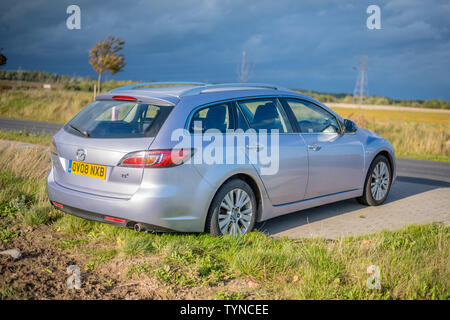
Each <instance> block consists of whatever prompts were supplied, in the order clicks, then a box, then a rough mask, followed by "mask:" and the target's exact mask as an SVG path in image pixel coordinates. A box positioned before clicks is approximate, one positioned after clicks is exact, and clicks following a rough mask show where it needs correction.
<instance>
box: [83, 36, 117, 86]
mask: <svg viewBox="0 0 450 320" xmlns="http://www.w3.org/2000/svg"><path fill="white" fill-rule="evenodd" d="M124 44H125V41H122V40H121V39H120V38H119V37H112V36H109V37H108V38H107V39H106V40H104V41H99V42H97V44H96V45H95V46H93V47H92V48H91V50H89V63H90V64H91V65H92V67H93V68H94V70H95V72H97V73H98V80H97V90H98V91H97V92H100V84H101V81H102V74H104V73H106V72H108V73H110V74H116V73H117V72H119V71H120V70H122V69H123V67H125V64H126V63H125V57H124V56H123V54H120V53H118V52H119V51H120V50H122V49H123V45H124Z"/></svg>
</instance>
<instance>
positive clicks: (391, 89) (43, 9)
mask: <svg viewBox="0 0 450 320" xmlns="http://www.w3.org/2000/svg"><path fill="white" fill-rule="evenodd" d="M374 2H375V3H376V4H378V5H379V6H380V7H381V18H382V30H368V29H367V28H366V18H367V14H366V8H367V6H368V5H370V4H373V3H374ZM70 4H78V5H79V6H80V7H81V15H82V22H81V23H82V29H81V30H68V29H67V28H66V18H67V14H66V8H67V6H68V5H70ZM449 16H450V4H449V3H448V1H445V0H443V1H438V0H436V1H427V2H424V1H418V0H414V1H412V0H408V1H406V0H392V1H351V2H347V3H344V2H342V1H297V0H295V1H294V0H292V1H289V0H286V1H285V0H279V1H273V0H270V1H269V0H259V1H249V0H245V1H244V0H241V1H231V0H228V1H227V0H217V1H214V0H189V1H187V0H180V1H167V0H166V1H154V0H152V1H114V0H110V1H103V0H100V1H84V0H83V1H77V2H74V1H73V0H71V1H65V0H63V1H38V0H34V1H23V0H15V1H11V0H3V1H2V2H1V3H0V47H3V48H4V53H5V54H6V55H7V56H8V58H9V60H8V65H7V67H8V68H18V67H19V66H20V67H21V68H22V69H33V70H48V71H52V72H60V73H67V74H75V75H83V76H84V75H89V76H94V72H93V71H92V69H91V67H90V66H89V64H88V63H87V54H88V50H89V48H90V47H91V46H92V45H94V44H95V42H96V41H98V40H102V39H104V38H106V37H107V36H108V35H115V36H120V37H121V38H122V39H124V40H125V41H126V46H125V49H124V54H125V56H126V59H127V66H126V68H125V70H124V71H123V72H121V73H120V74H118V75H115V76H114V78H117V79H135V80H161V81H166V80H198V81H227V82H230V81H236V79H237V75H236V70H237V63H238V61H239V58H240V53H241V52H242V50H246V51H247V52H248V55H249V56H250V57H251V59H252V60H253V62H254V64H255V68H254V72H253V74H252V77H251V81H255V82H274V83H278V84H280V85H284V86H288V87H294V88H303V89H313V90H318V91H331V92H351V91H352V89H353V86H354V82H355V79H356V74H355V71H354V70H353V69H352V67H353V66H355V65H356V63H357V61H358V59H359V56H360V55H361V54H362V52H363V51H364V52H366V54H367V56H368V64H369V89H370V92H371V94H375V95H387V96H391V97H401V98H427V99H428V98H433V97H436V98H445V99H447V100H448V99H450V90H449V88H450V79H449V76H448V75H449V71H450V50H449V49H450V41H449V40H450V24H449V22H448V21H449V20H448V17H449Z"/></svg>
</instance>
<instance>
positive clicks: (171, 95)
mask: <svg viewBox="0 0 450 320" xmlns="http://www.w3.org/2000/svg"><path fill="white" fill-rule="evenodd" d="M181 140H184V142H183V143H181ZM260 155H264V156H260ZM51 158H52V167H51V170H50V172H49V174H48V177H47V191H48V197H49V199H50V201H51V203H52V204H53V206H54V207H55V208H57V209H59V210H62V211H64V212H67V213H69V214H72V215H75V216H78V217H82V218H85V219H90V220H95V221H100V222H105V223H110V224H114V225H118V226H123V227H128V228H134V229H135V230H136V231H148V232H151V231H178V232H208V233H210V234H211V235H215V236H217V235H222V234H244V233H247V232H250V231H252V229H253V228H254V226H255V223H257V222H260V221H264V220H267V219H271V218H274V217H277V216H280V215H283V214H287V213H291V212H296V211H299V210H303V209H306V208H311V207H315V206H319V205H323V204H326V203H330V202H335V201H340V200H344V199H349V198H356V199H357V200H358V201H359V202H360V203H362V204H365V205H371V206H376V205H380V204H382V203H383V202H384V201H385V200H386V198H387V196H388V193H389V190H390V187H391V184H392V183H393V182H394V181H395V177H396V160H395V155H394V149H393V147H392V145H391V143H389V141H387V140H386V139H384V138H382V137H380V136H379V135H377V134H376V133H374V132H371V131H369V130H366V129H361V128H358V127H357V126H356V124H355V123H354V122H352V121H350V120H346V119H343V118H342V117H340V116H339V115H338V114H336V113H335V112H334V111H333V110H331V109H330V108H328V107H327V106H325V105H324V104H322V103H320V102H319V101H316V100H314V99H312V98H310V97H308V96H305V95H303V94H299V93H297V92H294V91H291V90H288V89H284V88H281V87H277V86H273V85H266V84H215V85H213V84H203V83H171V84H170V85H169V84H167V83H139V84H135V85H129V86H125V87H121V88H118V89H115V90H112V91H110V92H108V93H106V94H102V95H99V96H97V97H96V99H95V101H94V102H93V103H91V104H90V105H88V106H87V107H85V108H84V109H83V110H81V111H80V112H79V113H78V114H77V115H76V116H75V117H74V118H73V119H72V120H70V121H69V122H68V123H67V124H66V125H65V126H64V127H63V128H61V130H59V131H58V132H57V133H56V134H55V135H54V137H53V141H52V147H51Z"/></svg>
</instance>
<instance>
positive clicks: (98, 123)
mask: <svg viewBox="0 0 450 320" xmlns="http://www.w3.org/2000/svg"><path fill="white" fill-rule="evenodd" d="M172 108H173V107H170V106H156V105H151V104H142V103H138V102H124V101H94V102H93V103H91V104H90V105H88V106H87V107H86V108H84V109H83V110H81V111H80V112H79V113H78V114H77V115H76V116H75V117H74V118H73V119H72V120H70V121H69V122H68V123H67V124H66V125H65V126H64V130H66V131H67V132H69V133H72V134H74V135H78V136H83V137H87V138H139V137H154V136H156V134H157V133H158V131H159V129H160V128H161V126H162V124H163V123H164V121H165V120H166V119H167V116H168V115H169V113H170V112H171V111H172Z"/></svg>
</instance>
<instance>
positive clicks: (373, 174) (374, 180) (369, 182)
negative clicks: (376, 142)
mask: <svg viewBox="0 0 450 320" xmlns="http://www.w3.org/2000/svg"><path fill="white" fill-rule="evenodd" d="M391 179H392V171H391V165H390V164H389V161H388V159H387V158H386V157H385V156H383V155H379V156H377V157H376V158H375V160H374V161H373V162H372V164H371V165H370V168H369V171H368V172H367V177H366V181H365V185H364V193H363V195H362V196H361V197H359V198H356V199H357V200H358V202H359V203H361V204H364V205H369V206H378V205H380V204H382V203H383V202H384V201H385V200H386V198H387V196H388V194H389V190H390V189H391Z"/></svg>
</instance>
